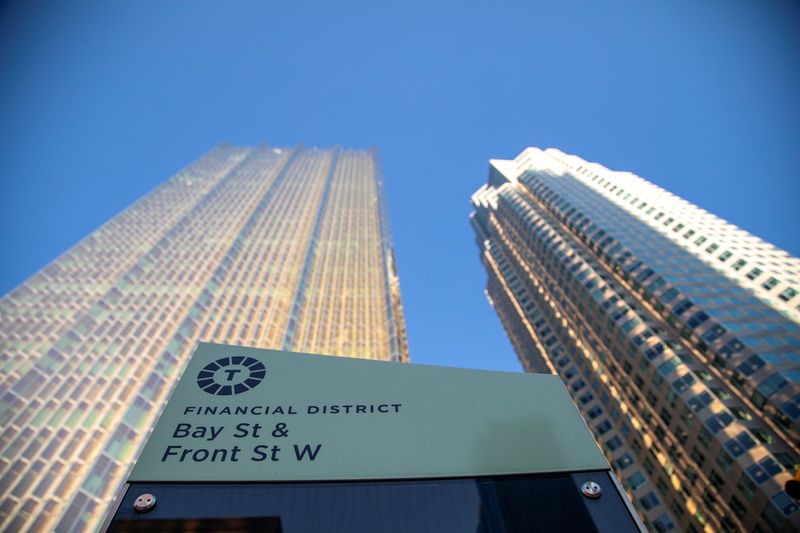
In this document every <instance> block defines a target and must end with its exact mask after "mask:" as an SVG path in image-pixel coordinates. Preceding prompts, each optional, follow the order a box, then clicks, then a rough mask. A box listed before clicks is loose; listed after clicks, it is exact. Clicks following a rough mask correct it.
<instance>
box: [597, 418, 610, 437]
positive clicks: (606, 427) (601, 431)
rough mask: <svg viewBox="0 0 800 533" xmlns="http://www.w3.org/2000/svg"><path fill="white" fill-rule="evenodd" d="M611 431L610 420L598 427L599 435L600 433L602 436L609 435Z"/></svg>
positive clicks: (604, 421)
mask: <svg viewBox="0 0 800 533" xmlns="http://www.w3.org/2000/svg"><path fill="white" fill-rule="evenodd" d="M610 429H611V422H609V421H608V420H603V421H602V422H600V423H599V424H598V425H597V433H599V434H600V435H604V434H605V433H608V431H609V430H610Z"/></svg>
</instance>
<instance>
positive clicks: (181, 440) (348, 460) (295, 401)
mask: <svg viewBox="0 0 800 533" xmlns="http://www.w3.org/2000/svg"><path fill="white" fill-rule="evenodd" d="M608 468H609V467H608V463H607V462H606V460H605V458H604V456H603V454H602V453H601V452H600V450H599V449H598V447H597V445H596V443H595V441H594V439H593V438H592V436H591V434H590V433H589V431H588V429H587V427H586V425H585V424H584V422H583V419H582V418H581V417H580V415H579V414H578V411H577V409H576V408H575V406H574V405H573V403H572V400H571V399H570V397H569V395H568V393H567V391H566V389H565V388H564V385H563V383H562V382H561V380H560V379H559V378H558V377H557V376H552V375H542V374H523V373H505V372H490V371H478V370H465V369H457V368H443V367H434V366H424V365H414V364H404V363H389V362H381V361H369V360H363V359H350V358H344V357H330V356H318V355H308V354H297V353H289V352H281V351H275V350H263V349H256V348H247V347H241V346H224V345H215V344H206V343H201V344H200V345H199V346H198V347H197V349H196V350H195V353H194V355H193V357H192V360H191V361H190V362H189V364H188V366H187V367H186V370H185V372H184V374H183V376H182V378H181V380H180V381H179V382H178V384H177V386H176V388H175V391H174V393H173V395H172V397H171V399H170V400H169V402H168V403H167V405H166V407H165V408H164V412H163V413H162V415H161V418H160V419H159V421H158V423H157V424H156V427H155V429H154V430H153V433H152V435H151V436H150V439H149V440H148V442H147V444H146V445H145V447H144V450H143V451H142V454H141V456H140V457H139V459H138V461H137V463H136V465H135V467H134V469H133V471H132V472H131V474H130V477H129V480H128V481H129V482H130V483H142V482H157V481H163V482H188V481H205V482H225V481H227V482H235V481H265V482H266V481H319V480H363V479H370V480H378V479H411V478H441V477H458V476H484V475H501V474H522V473H542V472H575V471H582V470H607V469H608Z"/></svg>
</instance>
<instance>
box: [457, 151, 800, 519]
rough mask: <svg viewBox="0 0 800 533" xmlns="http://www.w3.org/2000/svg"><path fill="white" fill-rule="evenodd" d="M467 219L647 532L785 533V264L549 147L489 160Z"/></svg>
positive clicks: (526, 334) (530, 343)
mask: <svg viewBox="0 0 800 533" xmlns="http://www.w3.org/2000/svg"><path fill="white" fill-rule="evenodd" d="M472 203H473V207H474V211H473V213H472V214H471V223H472V226H473V228H474V230H475V233H476V236H477V243H478V246H479V248H480V253H481V260H482V262H483V264H484V266H485V268H486V270H487V272H488V282H487V289H486V293H487V296H488V298H489V301H490V303H491V304H492V305H493V307H494V308H495V310H496V312H497V314H498V315H499V317H500V319H501V322H502V324H503V326H504V328H505V330H506V332H507V333H508V336H509V338H510V340H511V342H512V344H513V346H514V349H515V351H516V352H517V354H518V355H519V358H520V361H521V362H522V365H523V366H524V368H525V369H526V370H527V371H529V372H550V373H555V374H558V375H560V376H561V377H562V379H563V380H564V382H565V384H566V386H567V388H568V390H569V392H570V394H572V396H573V399H574V401H575V403H576V405H577V406H578V408H579V409H580V411H581V413H582V414H583V416H584V418H585V420H586V422H587V424H588V425H589V427H590V429H591V430H592V431H593V433H594V434H595V437H596V439H597V442H598V444H599V445H600V446H601V448H602V449H603V450H604V452H605V453H606V455H607V457H608V459H609V461H610V462H611V464H612V466H613V468H614V469H615V471H616V472H617V474H618V475H619V477H620V478H621V479H622V480H623V483H624V485H625V487H626V490H628V492H629V494H630V495H631V497H632V500H633V501H634V502H635V505H636V506H637V508H638V510H639V512H640V513H641V515H642V517H643V518H644V520H646V523H647V525H648V527H650V528H651V529H652V530H654V531H669V530H675V531H796V530H798V529H800V506H798V502H797V501H795V500H793V499H791V498H790V497H789V496H788V495H787V494H786V492H784V490H783V485H784V482H785V481H786V480H787V479H788V478H790V477H791V474H793V473H794V468H796V466H797V463H799V462H800V453H799V450H798V447H799V446H800V325H799V323H800V296H798V291H800V260H798V258H796V257H792V256H790V255H789V254H787V253H786V252H784V251H782V250H779V249H777V248H776V247H774V246H772V245H770V244H768V243H766V242H764V241H762V240H761V239H758V238H757V237H754V236H753V235H750V234H749V233H747V232H745V231H743V230H741V229H739V228H737V227H735V226H733V225H731V224H729V223H727V222H725V221H723V220H721V219H720V218H718V217H716V216H714V215H712V214H710V213H708V212H707V211H704V210H703V209H701V208H699V207H697V206H695V205H692V204H690V203H689V202H687V201H685V200H683V199H681V198H678V197H676V196H674V195H672V194H670V193H669V192H667V191H665V190H663V189H661V188H659V187H657V186H656V185H654V184H652V183H649V182H647V181H646V180H644V179H642V178H640V177H638V176H636V175H633V174H631V173H627V172H615V171H611V170H608V169H606V168H604V167H602V166H600V165H597V164H594V163H589V162H586V161H584V160H582V159H580V158H578V157H575V156H570V155H567V154H564V153H562V152H560V151H558V150H553V149H548V150H545V151H542V150H539V149H536V148H529V149H527V150H525V151H524V152H522V153H521V154H520V155H519V156H518V157H517V158H516V159H515V160H513V161H511V160H493V161H491V162H490V168H489V178H488V182H487V184H486V185H484V186H483V187H481V188H480V189H479V190H478V191H477V192H476V193H475V194H474V195H473V198H472Z"/></svg>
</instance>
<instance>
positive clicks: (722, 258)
mask: <svg viewBox="0 0 800 533" xmlns="http://www.w3.org/2000/svg"><path fill="white" fill-rule="evenodd" d="M732 255H733V254H732V253H730V252H722V253H721V254H720V256H719V260H720V261H722V262H723V263H724V262H725V261H727V260H728V259H729V258H730V256H732Z"/></svg>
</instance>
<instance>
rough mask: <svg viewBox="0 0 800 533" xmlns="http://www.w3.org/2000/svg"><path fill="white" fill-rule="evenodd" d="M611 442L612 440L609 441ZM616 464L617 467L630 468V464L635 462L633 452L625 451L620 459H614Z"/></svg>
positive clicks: (621, 468)
mask: <svg viewBox="0 0 800 533" xmlns="http://www.w3.org/2000/svg"><path fill="white" fill-rule="evenodd" d="M614 438H615V439H618V438H619V437H614ZM612 440H613V439H612ZM609 442H611V441H609ZM614 464H615V465H616V467H617V468H618V469H620V470H625V469H626V468H628V467H629V466H631V465H632V464H633V457H631V454H629V453H627V452H625V453H623V454H622V455H620V456H619V459H617V460H616V461H614Z"/></svg>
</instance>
